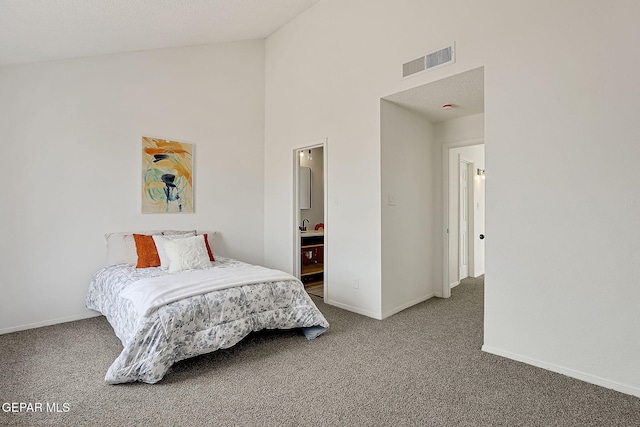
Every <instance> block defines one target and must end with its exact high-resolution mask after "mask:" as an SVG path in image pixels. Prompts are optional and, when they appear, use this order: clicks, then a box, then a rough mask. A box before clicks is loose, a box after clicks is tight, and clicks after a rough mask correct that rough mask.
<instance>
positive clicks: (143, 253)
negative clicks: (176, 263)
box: [133, 234, 160, 268]
mask: <svg viewBox="0 0 640 427" xmlns="http://www.w3.org/2000/svg"><path fill="white" fill-rule="evenodd" d="M133 239H134V240H135V242H136V252H137V253H138V263H137V264H136V268H148V267H160V256H159V255H158V250H157V249H156V244H155V242H154V241H153V236H146V235H144V234H134V235H133Z"/></svg>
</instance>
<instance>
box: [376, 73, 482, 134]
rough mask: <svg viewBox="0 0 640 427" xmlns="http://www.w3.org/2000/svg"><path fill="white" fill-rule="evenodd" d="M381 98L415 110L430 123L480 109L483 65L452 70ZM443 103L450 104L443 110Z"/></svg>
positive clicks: (470, 113) (478, 112) (473, 112)
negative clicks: (443, 75) (453, 71)
mask: <svg viewBox="0 0 640 427" xmlns="http://www.w3.org/2000/svg"><path fill="white" fill-rule="evenodd" d="M427 72H428V71H427ZM384 99H386V100H387V101H391V102H393V103H394V104H397V105H400V106H402V107H404V108H407V109H409V110H411V111H413V112H415V113H418V114H420V115H421V116H423V117H426V118H427V119H428V120H429V121H430V122H432V123H438V122H443V121H446V120H452V119H457V118H460V117H464V116H470V115H472V114H480V113H484V68H476V69H474V70H470V71H466V72H464V73H460V74H456V75H454V76H451V77H447V78H444V79H442V80H437V81H435V82H432V83H428V84H425V85H422V86H418V87H415V88H413V89H408V90H405V91H402V92H398V93H395V94H393V95H390V96H387V97H385V98H384ZM444 104H451V105H452V108H450V109H448V110H445V109H443V108H442V106H443V105H444Z"/></svg>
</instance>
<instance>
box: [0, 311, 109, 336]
mask: <svg viewBox="0 0 640 427" xmlns="http://www.w3.org/2000/svg"><path fill="white" fill-rule="evenodd" d="M98 316H102V315H101V314H100V313H98V312H95V311H87V312H86V313H83V314H77V315H75V316H68V317H60V318H58V319H50V320H44V321H42V322H36V323H29V324H26V325H18V326H12V327H10V328H3V329H0V335H3V334H10V333H11V332H19V331H26V330H27V329H35V328H42V327H43V326H51V325H57V324H58V323H66V322H73V321H76V320H82V319H89V318H91V317H98Z"/></svg>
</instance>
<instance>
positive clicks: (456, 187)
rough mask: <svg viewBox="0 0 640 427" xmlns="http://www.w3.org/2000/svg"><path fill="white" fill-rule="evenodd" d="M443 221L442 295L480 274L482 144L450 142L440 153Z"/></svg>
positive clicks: (482, 190) (482, 209)
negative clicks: (444, 227) (444, 223)
mask: <svg viewBox="0 0 640 427" xmlns="http://www.w3.org/2000/svg"><path fill="white" fill-rule="evenodd" d="M443 155H444V156H443V170H444V171H445V173H444V177H445V178H444V180H443V181H444V184H445V185H444V191H443V193H444V198H445V203H444V207H445V213H444V215H445V218H446V222H447V224H448V225H447V229H446V234H445V242H446V244H445V252H444V264H445V271H444V279H445V280H444V283H443V294H444V296H445V297H448V296H449V295H450V292H451V288H453V287H455V286H457V285H458V284H459V283H460V281H461V280H462V279H464V278H466V277H473V278H475V277H479V276H481V275H483V274H484V256H485V255H484V254H485V251H484V240H483V237H484V216H485V202H484V192H485V180H484V168H485V166H484V165H485V161H484V141H483V140H471V141H466V142H461V143H452V144H450V145H448V146H446V147H445V149H444V150H443Z"/></svg>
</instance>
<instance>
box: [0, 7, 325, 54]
mask: <svg viewBox="0 0 640 427" xmlns="http://www.w3.org/2000/svg"><path fill="white" fill-rule="evenodd" d="M318 1H319V0H47V1H43V0H0V66H3V65H11V64H19V63H26V62H40V61H50V60H57V59H65V58H78V57H84V56H93V55H104V54H111V53H121V52H132V51H137V50H146V49H158V48H165V47H178V46H192V45H201V44H210V43H222V42H231V41H240V40H252V39H263V38H266V37H267V36H269V35H270V34H271V33H273V32H274V31H276V30H277V29H278V28H280V27H281V26H283V25H284V24H286V23H287V22H289V21H290V20H291V19H293V18H295V17H296V16H297V15H299V14H301V13H302V12H304V11H305V10H307V9H308V8H309V7H311V6H313V5H314V4H315V3H317V2H318Z"/></svg>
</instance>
